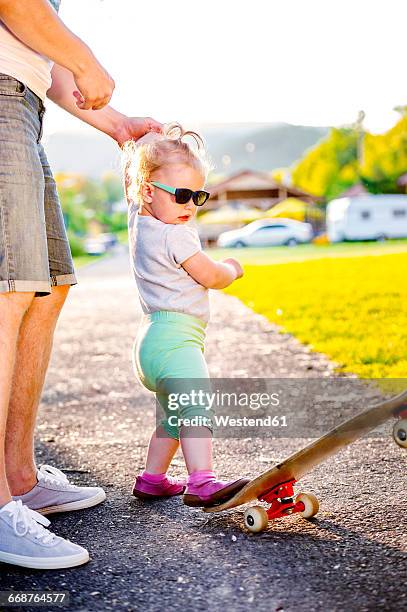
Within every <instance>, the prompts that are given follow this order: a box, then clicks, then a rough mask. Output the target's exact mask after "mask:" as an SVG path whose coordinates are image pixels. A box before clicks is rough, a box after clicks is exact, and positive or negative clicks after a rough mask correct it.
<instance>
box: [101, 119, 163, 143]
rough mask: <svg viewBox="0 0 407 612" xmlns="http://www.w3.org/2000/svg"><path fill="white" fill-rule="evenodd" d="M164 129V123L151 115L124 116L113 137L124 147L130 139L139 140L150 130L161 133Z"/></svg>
mask: <svg viewBox="0 0 407 612" xmlns="http://www.w3.org/2000/svg"><path fill="white" fill-rule="evenodd" d="M162 131H163V124H162V123H159V122H158V121H156V120H155V119H152V118H151V117H124V118H123V121H122V123H121V125H119V126H118V128H117V132H116V134H115V135H114V136H113V138H114V139H115V140H116V142H117V144H118V145H119V147H122V146H123V145H124V143H125V142H127V141H128V140H138V139H139V138H141V137H142V136H144V135H145V134H148V133H149V132H155V133H156V134H161V133H162Z"/></svg>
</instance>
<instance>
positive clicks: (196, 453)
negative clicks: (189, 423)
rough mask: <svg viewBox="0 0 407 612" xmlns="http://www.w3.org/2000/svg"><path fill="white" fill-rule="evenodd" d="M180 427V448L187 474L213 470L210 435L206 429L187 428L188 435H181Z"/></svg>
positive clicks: (182, 428)
mask: <svg viewBox="0 0 407 612" xmlns="http://www.w3.org/2000/svg"><path fill="white" fill-rule="evenodd" d="M184 429H185V428H184V427H181V448H182V453H183V455H184V459H185V463H186V466H187V470H188V474H193V473H194V472H200V471H202V470H213V463H212V434H211V432H210V430H209V429H208V428H207V427H187V428H186V431H188V435H183V433H184V431H183V430H184Z"/></svg>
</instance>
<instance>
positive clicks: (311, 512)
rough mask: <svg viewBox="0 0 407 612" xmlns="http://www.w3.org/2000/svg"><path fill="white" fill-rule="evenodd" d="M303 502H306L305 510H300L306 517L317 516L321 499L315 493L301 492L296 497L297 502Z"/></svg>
mask: <svg viewBox="0 0 407 612" xmlns="http://www.w3.org/2000/svg"><path fill="white" fill-rule="evenodd" d="M297 502H302V503H303V504H304V510H303V511H302V512H300V514H301V516H303V517H304V518H311V517H312V516H315V515H316V513H317V512H318V510H319V501H318V500H317V498H316V497H315V495H314V494H313V493H300V494H299V495H297V497H296V498H295V503H297Z"/></svg>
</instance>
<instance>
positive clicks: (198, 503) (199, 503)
mask: <svg viewBox="0 0 407 612" xmlns="http://www.w3.org/2000/svg"><path fill="white" fill-rule="evenodd" d="M248 482H250V481H249V480H248V479H247V478H240V479H239V480H236V481H235V482H232V483H231V484H230V485H229V486H227V487H225V488H224V489H220V490H219V491H217V492H216V493H214V494H213V495H211V497H210V499H206V500H203V499H202V498H201V497H199V495H191V494H190V493H186V494H184V495H183V498H182V501H183V502H184V504H185V505H186V506H192V507H193V508H207V507H208V506H215V505H219V504H222V503H223V502H225V501H228V500H229V499H231V498H232V497H233V496H234V495H236V493H238V492H239V491H240V490H241V489H243V487H245V486H246V485H247V483H248Z"/></svg>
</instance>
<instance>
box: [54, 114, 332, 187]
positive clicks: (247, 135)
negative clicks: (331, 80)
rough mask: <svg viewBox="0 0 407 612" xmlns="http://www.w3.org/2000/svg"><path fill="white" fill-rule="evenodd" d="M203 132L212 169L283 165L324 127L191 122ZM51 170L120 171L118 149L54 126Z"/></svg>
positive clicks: (223, 170) (321, 134) (103, 139)
mask: <svg viewBox="0 0 407 612" xmlns="http://www.w3.org/2000/svg"><path fill="white" fill-rule="evenodd" d="M196 128H197V129H198V130H199V131H200V132H201V133H202V134H203V136H204V138H205V140H206V143H207V147H208V150H209V154H210V156H211V158H212V160H213V162H214V164H215V172H216V173H219V174H222V173H227V174H230V173H233V172H237V171H239V170H242V169H245V168H250V169H253V170H260V171H270V170H273V169H274V168H279V167H282V166H289V165H291V164H292V163H293V162H294V161H296V160H297V159H299V158H300V157H301V155H302V154H303V153H304V151H305V150H306V149H308V148H309V147H311V146H312V145H314V144H315V143H316V142H317V141H318V140H319V139H320V138H322V137H324V136H325V135H326V134H327V132H328V128H324V127H310V126H297V125H289V124H285V123H230V124H212V125H202V126H196ZM45 148H46V151H47V154H48V158H49V161H50V163H51V166H52V168H53V170H54V171H55V172H79V173H81V174H86V175H89V176H93V177H98V176H101V175H102V174H104V173H105V172H106V171H109V170H110V171H115V172H120V150H119V149H118V147H117V146H116V144H115V143H114V142H113V141H112V140H111V139H110V138H108V137H107V136H104V135H103V134H100V133H98V132H96V131H87V130H86V131H85V130H84V131H83V132H56V133H54V134H51V135H50V136H48V137H47V138H46V139H45Z"/></svg>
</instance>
